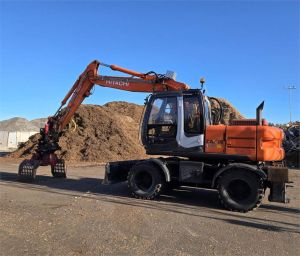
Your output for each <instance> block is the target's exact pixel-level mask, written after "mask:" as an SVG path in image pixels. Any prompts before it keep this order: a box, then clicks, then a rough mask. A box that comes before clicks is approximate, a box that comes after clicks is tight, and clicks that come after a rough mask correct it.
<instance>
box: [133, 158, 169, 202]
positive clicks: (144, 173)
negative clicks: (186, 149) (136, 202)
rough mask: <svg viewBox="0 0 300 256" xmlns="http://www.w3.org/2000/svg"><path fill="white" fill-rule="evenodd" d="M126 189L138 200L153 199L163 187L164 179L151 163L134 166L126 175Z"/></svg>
mask: <svg viewBox="0 0 300 256" xmlns="http://www.w3.org/2000/svg"><path fill="white" fill-rule="evenodd" d="M127 180H128V187H129V189H130V191H131V193H132V195H133V196H134V197H136V198H139V199H148V200H150V199H154V198H156V197H158V196H159V195H160V192H161V191H162V189H163V188H164V186H165V178H164V177H163V176H162V174H161V171H160V169H159V168H158V167H157V166H155V165H154V164H153V163H149V162H142V163H139V164H136V165H134V166H133V167H132V168H131V169H130V171H129V173H128V177H127Z"/></svg>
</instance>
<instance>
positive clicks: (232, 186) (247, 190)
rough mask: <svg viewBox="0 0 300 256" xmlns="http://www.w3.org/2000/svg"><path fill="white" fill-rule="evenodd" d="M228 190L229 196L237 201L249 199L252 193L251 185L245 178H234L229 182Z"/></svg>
mask: <svg viewBox="0 0 300 256" xmlns="http://www.w3.org/2000/svg"><path fill="white" fill-rule="evenodd" d="M227 191H228V194H229V196H230V197H231V198H232V199H233V200H234V201H237V202H241V201H244V200H246V199H248V198H249V197H250V195H251V187H250V186H249V184H248V183H247V182H245V181H243V180H233V181H231V182H230V183H229V184H228V187H227Z"/></svg>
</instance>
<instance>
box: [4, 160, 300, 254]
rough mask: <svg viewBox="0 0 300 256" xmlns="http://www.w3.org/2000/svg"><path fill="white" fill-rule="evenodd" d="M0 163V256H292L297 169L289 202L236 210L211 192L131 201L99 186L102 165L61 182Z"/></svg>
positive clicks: (296, 233) (298, 230) (296, 238)
mask: <svg viewBox="0 0 300 256" xmlns="http://www.w3.org/2000/svg"><path fill="white" fill-rule="evenodd" d="M0 160H1V161H0V171H1V182H0V184H1V219H0V241H1V244H0V249H1V250H0V254H1V255H299V242H300V227H299V224H300V223H299V222H300V221H299V213H300V209H299V206H300V193H299V192H300V191H299V190H300V171H299V170H292V179H293V180H294V182H295V183H294V187H293V188H289V195H290V198H291V199H292V202H291V203H290V204H287V205H284V204H277V203H269V202H267V200H265V202H264V204H263V205H262V206H261V207H260V208H259V209H258V210H257V211H253V212H250V213H247V214H239V213H232V212H228V211H226V210H223V209H222V208H220V206H219V204H218V202H217V194H216V192H215V191H210V190H203V189H191V188H181V189H180V190H176V191H173V192H168V194H166V195H163V196H162V197H161V199H160V200H159V201H143V200H137V199H134V198H131V197H130V195H129V193H128V191H127V185H126V183H122V184H116V185H111V186H104V185H101V180H102V179H103V175H104V168H103V166H92V167H89V166H73V167H70V168H69V171H68V179H65V180H59V179H54V178H52V177H51V176H50V171H49V170H48V169H47V168H41V169H39V173H38V174H39V176H38V179H37V180H36V181H35V182H34V183H33V184H31V183H22V182H20V181H18V179H17V175H16V170H17V166H18V163H17V162H16V161H15V160H10V159H5V160H3V159H0Z"/></svg>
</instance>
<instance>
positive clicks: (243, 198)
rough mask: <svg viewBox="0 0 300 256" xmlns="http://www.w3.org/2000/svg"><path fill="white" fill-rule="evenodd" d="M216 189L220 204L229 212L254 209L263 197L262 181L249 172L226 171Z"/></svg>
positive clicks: (240, 170) (239, 170)
mask: <svg viewBox="0 0 300 256" xmlns="http://www.w3.org/2000/svg"><path fill="white" fill-rule="evenodd" d="M217 188H218V193H219V199H220V202H221V204H222V205H223V206H224V207H225V208H226V209H228V210H230V211H238V212H248V211H251V210H253V209H256V208H258V207H259V205H260V204H261V202H262V199H263V197H264V182H263V179H262V178H261V177H259V175H257V174H255V173H253V172H251V171H249V170H242V169H233V170H228V171H226V172H225V173H224V174H221V177H219V179H218V186H217Z"/></svg>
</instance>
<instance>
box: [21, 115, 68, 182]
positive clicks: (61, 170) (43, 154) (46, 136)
mask: <svg viewBox="0 0 300 256" xmlns="http://www.w3.org/2000/svg"><path fill="white" fill-rule="evenodd" d="M51 120H52V119H51V118H49V120H48V122H47V124H46V126H45V128H41V129H40V135H41V137H40V139H39V141H38V146H37V149H36V151H35V153H34V154H33V156H32V157H31V159H25V160H23V161H22V162H21V163H20V165H19V171H18V175H19V177H20V178H21V179H24V180H28V181H29V180H34V179H35V177H36V171H37V168H38V167H39V166H48V165H50V166H51V173H52V175H53V177H56V178H66V165H65V162H64V160H63V159H60V158H59V157H58V156H57V155H56V154H55V152H56V151H57V150H60V146H59V144H58V141H59V137H60V133H58V132H56V130H55V129H53V126H52V124H51Z"/></svg>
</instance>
